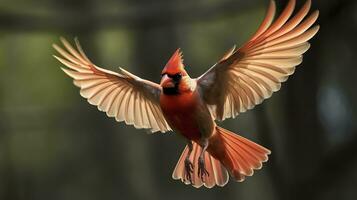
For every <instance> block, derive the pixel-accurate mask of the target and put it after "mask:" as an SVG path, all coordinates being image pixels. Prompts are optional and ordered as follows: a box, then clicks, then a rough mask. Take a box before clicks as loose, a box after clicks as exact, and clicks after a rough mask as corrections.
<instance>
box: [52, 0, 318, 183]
mask: <svg viewBox="0 0 357 200" xmlns="http://www.w3.org/2000/svg"><path fill="white" fill-rule="evenodd" d="M310 6H311V1H310V0H307V2H306V3H305V4H304V5H303V7H302V8H301V9H300V10H299V11H298V12H297V13H296V14H295V15H294V16H293V17H291V19H289V18H290V16H291V15H292V13H293V10H294V7H295V0H290V1H289V3H288V5H287V6H286V8H285V9H284V10H283V12H282V14H281V15H280V16H279V17H278V18H277V19H276V20H275V21H274V20H273V18H274V15H275V2H274V1H271V2H270V5H269V8H268V11H267V14H266V17H265V19H264V20H263V22H262V24H261V25H260V27H259V28H258V30H257V32H256V33H255V34H254V35H253V36H252V37H251V39H250V40H249V41H248V42H247V43H245V44H244V45H243V46H242V47H241V48H239V49H235V48H233V49H231V50H229V51H228V52H227V53H226V54H225V55H224V56H223V57H222V58H221V59H220V60H219V61H218V62H217V63H216V64H215V65H213V66H212V67H211V68H210V69H209V70H208V71H207V72H206V73H204V74H203V75H202V76H200V77H198V78H195V79H192V78H191V77H190V76H189V75H188V73H187V72H186V70H185V68H184V64H183V60H182V54H181V52H180V50H177V51H176V52H175V53H174V54H173V55H172V57H171V58H170V60H169V61H168V63H167V64H166V66H165V68H164V69H163V70H162V72H161V75H162V79H161V82H160V85H159V84H156V83H153V82H150V81H147V80H144V79H141V78H139V77H137V76H135V75H133V74H131V73H129V72H128V71H126V70H124V69H122V68H120V72H119V73H115V72H112V71H109V70H106V69H103V68H99V67H97V66H96V65H94V64H93V63H92V62H91V61H90V60H89V59H88V58H87V57H86V55H85V54H84V52H83V50H82V48H81V46H80V45H79V42H78V41H77V40H76V46H77V50H76V49H74V48H73V47H72V46H71V45H70V44H69V43H68V42H67V41H66V40H65V39H61V40H62V43H63V45H64V47H65V48H66V50H64V49H62V48H60V47H58V46H57V45H54V48H55V49H56V50H57V51H58V52H59V53H60V54H61V55H62V56H63V58H60V57H57V56H55V57H56V58H57V59H58V60H59V61H60V62H61V63H63V64H64V65H66V66H67V67H68V68H69V69H65V68H62V69H63V71H64V72H65V73H66V74H68V75H69V76H70V77H72V78H73V79H74V84H75V85H76V86H78V87H79V88H80V94H81V95H82V96H83V97H84V98H87V99H88V102H89V103H90V104H92V105H96V106H97V107H98V109H99V110H100V111H104V112H106V113H107V115H108V116H109V117H115V119H116V120H117V121H125V123H127V124H132V125H134V126H135V127H136V128H144V129H150V130H151V131H152V132H157V131H160V132H166V131H171V130H174V131H175V132H177V133H178V134H180V135H182V136H183V137H184V138H185V139H186V141H187V146H186V148H185V149H184V151H183V153H182V155H181V157H180V159H179V161H178V163H177V165H176V168H175V170H174V172H173V175H172V176H173V178H174V179H181V181H183V182H184V183H185V184H192V185H193V186H194V187H200V186H202V185H204V186H206V187H208V188H211V187H213V186H215V185H218V186H224V185H225V184H226V183H227V182H228V179H229V175H230V176H231V177H232V178H233V179H234V180H236V181H239V182H241V181H243V180H244V179H245V177H246V176H252V175H253V170H255V169H260V168H261V167H262V162H265V161H267V160H268V154H270V151H269V150H268V149H266V148H264V147H262V146H260V145H258V144H256V143H254V142H252V141H249V140H248V139H245V138H243V137H241V136H239V135H237V134H235V133H233V132H231V131H228V130H225V129H224V128H221V127H219V126H217V124H216V122H215V121H222V120H224V119H226V118H230V117H233V118H234V117H236V116H237V115H238V114H239V113H241V112H245V111H247V110H248V109H252V108H253V107H254V106H255V105H257V104H260V103H261V102H262V101H263V100H264V99H266V98H269V97H270V96H271V95H272V93H273V92H275V91H278V90H279V89H280V86H281V82H284V81H286V80H287V78H288V76H289V75H291V74H293V73H294V70H295V66H297V65H299V64H300V63H301V62H302V54H303V53H304V52H306V51H307V50H308V49H309V47H310V44H309V43H308V40H310V39H311V38H312V37H313V36H314V35H315V34H316V33H317V31H318V29H319V26H318V25H316V26H313V27H312V25H313V24H314V23H315V21H316V20H317V17H318V14H319V13H318V11H315V12H313V13H312V14H310V15H309V16H308V17H306V18H305V16H307V14H308V12H309V10H310Z"/></svg>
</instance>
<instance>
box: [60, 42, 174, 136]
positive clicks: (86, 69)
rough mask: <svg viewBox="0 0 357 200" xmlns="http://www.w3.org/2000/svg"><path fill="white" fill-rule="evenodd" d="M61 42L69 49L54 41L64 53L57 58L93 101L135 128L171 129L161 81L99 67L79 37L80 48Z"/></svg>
mask: <svg viewBox="0 0 357 200" xmlns="http://www.w3.org/2000/svg"><path fill="white" fill-rule="evenodd" d="M61 41H62V43H63V45H64V47H65V49H66V50H64V49H62V48H61V47H59V46H57V45H55V44H54V45H53V47H54V48H55V49H56V50H57V52H58V53H59V54H61V56H62V58H61V57H57V56H55V58H56V59H57V60H59V61H60V62H61V63H63V64H64V65H66V66H67V67H68V68H69V69H68V68H62V70H63V71H64V72H65V73H66V74H67V75H68V76H70V77H72V78H73V79H74V85H76V86H78V87H79V88H80V94H81V95H82V96H83V97H84V98H86V99H87V100H88V102H89V103H90V104H92V105H96V106H97V107H98V109H99V110H100V111H104V112H106V113H107V115H108V116H109V117H115V119H116V120H117V121H119V122H120V121H125V123H126V124H132V125H134V126H135V127H136V128H145V129H151V132H156V131H161V132H166V131H169V130H171V129H170V127H169V125H168V124H167V122H166V120H165V118H164V116H163V114H162V111H161V108H160V105H159V95H160V92H161V87H160V86H159V85H158V84H156V83H153V82H150V81H147V80H143V79H141V78H139V77H137V76H135V75H133V74H131V73H129V72H127V71H125V70H124V69H121V68H120V70H121V73H115V72H112V71H109V70H105V69H102V68H99V67H97V66H96V65H94V64H93V63H92V62H91V61H90V60H89V59H88V58H87V56H86V55H85V54H84V52H83V50H82V48H81V46H80V45H79V42H78V41H77V40H76V46H77V50H76V49H74V48H73V46H71V44H70V43H68V42H67V41H66V40H65V39H63V38H61Z"/></svg>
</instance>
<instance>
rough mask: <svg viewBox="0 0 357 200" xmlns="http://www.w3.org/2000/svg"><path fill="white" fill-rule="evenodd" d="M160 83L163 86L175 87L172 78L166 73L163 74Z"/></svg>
mask: <svg viewBox="0 0 357 200" xmlns="http://www.w3.org/2000/svg"><path fill="white" fill-rule="evenodd" d="M160 85H161V87H163V88H173V87H175V84H174V83H173V82H172V79H171V78H170V77H168V76H167V74H164V75H163V76H162V78H161V82H160Z"/></svg>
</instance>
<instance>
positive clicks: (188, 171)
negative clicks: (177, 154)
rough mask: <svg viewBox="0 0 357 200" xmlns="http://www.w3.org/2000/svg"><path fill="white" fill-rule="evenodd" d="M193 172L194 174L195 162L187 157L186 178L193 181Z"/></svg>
mask: <svg viewBox="0 0 357 200" xmlns="http://www.w3.org/2000/svg"><path fill="white" fill-rule="evenodd" d="M192 174H193V164H192V162H191V161H190V159H189V158H186V159H185V179H186V180H188V181H190V183H192V184H193V182H192Z"/></svg>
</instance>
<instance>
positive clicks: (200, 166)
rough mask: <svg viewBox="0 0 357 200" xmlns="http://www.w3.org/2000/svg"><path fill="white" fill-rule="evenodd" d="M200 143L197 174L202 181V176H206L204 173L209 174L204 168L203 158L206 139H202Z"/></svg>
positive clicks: (206, 143)
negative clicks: (200, 149)
mask: <svg viewBox="0 0 357 200" xmlns="http://www.w3.org/2000/svg"><path fill="white" fill-rule="evenodd" d="M200 145H201V146H202V151H201V154H200V157H198V171H197V174H198V176H199V177H200V178H201V180H202V182H204V180H203V178H204V176H206V175H207V176H209V173H208V171H207V170H206V166H205V159H204V155H205V152H206V149H207V147H208V139H202V140H201V141H200Z"/></svg>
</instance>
